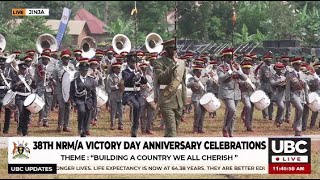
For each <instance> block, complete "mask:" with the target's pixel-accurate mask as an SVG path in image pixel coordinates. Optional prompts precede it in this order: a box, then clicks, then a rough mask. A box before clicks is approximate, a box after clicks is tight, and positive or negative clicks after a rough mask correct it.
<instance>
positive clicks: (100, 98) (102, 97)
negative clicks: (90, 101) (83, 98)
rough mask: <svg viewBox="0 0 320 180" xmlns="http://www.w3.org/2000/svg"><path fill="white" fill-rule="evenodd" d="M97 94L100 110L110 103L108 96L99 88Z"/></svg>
mask: <svg viewBox="0 0 320 180" xmlns="http://www.w3.org/2000/svg"><path fill="white" fill-rule="evenodd" d="M96 93H97V107H98V108H100V107H102V106H103V105H105V104H106V103H107V101H108V94H107V93H106V92H105V91H104V90H102V89H101V88H99V87H96Z"/></svg>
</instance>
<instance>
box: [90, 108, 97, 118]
mask: <svg viewBox="0 0 320 180" xmlns="http://www.w3.org/2000/svg"><path fill="white" fill-rule="evenodd" d="M97 120H98V108H97V107H96V108H93V109H91V111H90V117H89V121H97Z"/></svg>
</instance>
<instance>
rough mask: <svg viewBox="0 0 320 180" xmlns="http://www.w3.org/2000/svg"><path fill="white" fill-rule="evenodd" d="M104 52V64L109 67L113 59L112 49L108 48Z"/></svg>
mask: <svg viewBox="0 0 320 180" xmlns="http://www.w3.org/2000/svg"><path fill="white" fill-rule="evenodd" d="M104 52H105V54H104V55H105V61H106V63H107V64H109V65H110V64H112V63H114V61H115V58H114V56H113V54H114V51H113V48H109V49H107V50H105V51H104Z"/></svg>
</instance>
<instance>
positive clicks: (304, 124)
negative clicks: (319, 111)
mask: <svg viewBox="0 0 320 180" xmlns="http://www.w3.org/2000/svg"><path fill="white" fill-rule="evenodd" d="M308 118H309V106H308V105H307V104H304V106H303V112H302V130H303V131H305V130H306V129H307V123H308Z"/></svg>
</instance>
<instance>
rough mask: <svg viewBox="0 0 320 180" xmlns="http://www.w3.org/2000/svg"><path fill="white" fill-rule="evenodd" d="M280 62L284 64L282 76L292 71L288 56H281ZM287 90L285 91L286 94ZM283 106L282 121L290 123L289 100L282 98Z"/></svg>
mask: <svg viewBox="0 0 320 180" xmlns="http://www.w3.org/2000/svg"><path fill="white" fill-rule="evenodd" d="M280 60H281V62H282V64H283V65H284V66H285V68H284V69H283V71H284V76H285V77H287V74H288V73H289V72H290V71H292V70H293V69H292V67H290V61H289V60H290V57H288V56H282V57H281V58H280ZM287 93H289V92H286V94H287ZM284 102H285V106H286V112H285V117H284V122H286V123H290V115H291V102H290V101H287V100H286V99H285V100H284Z"/></svg>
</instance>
